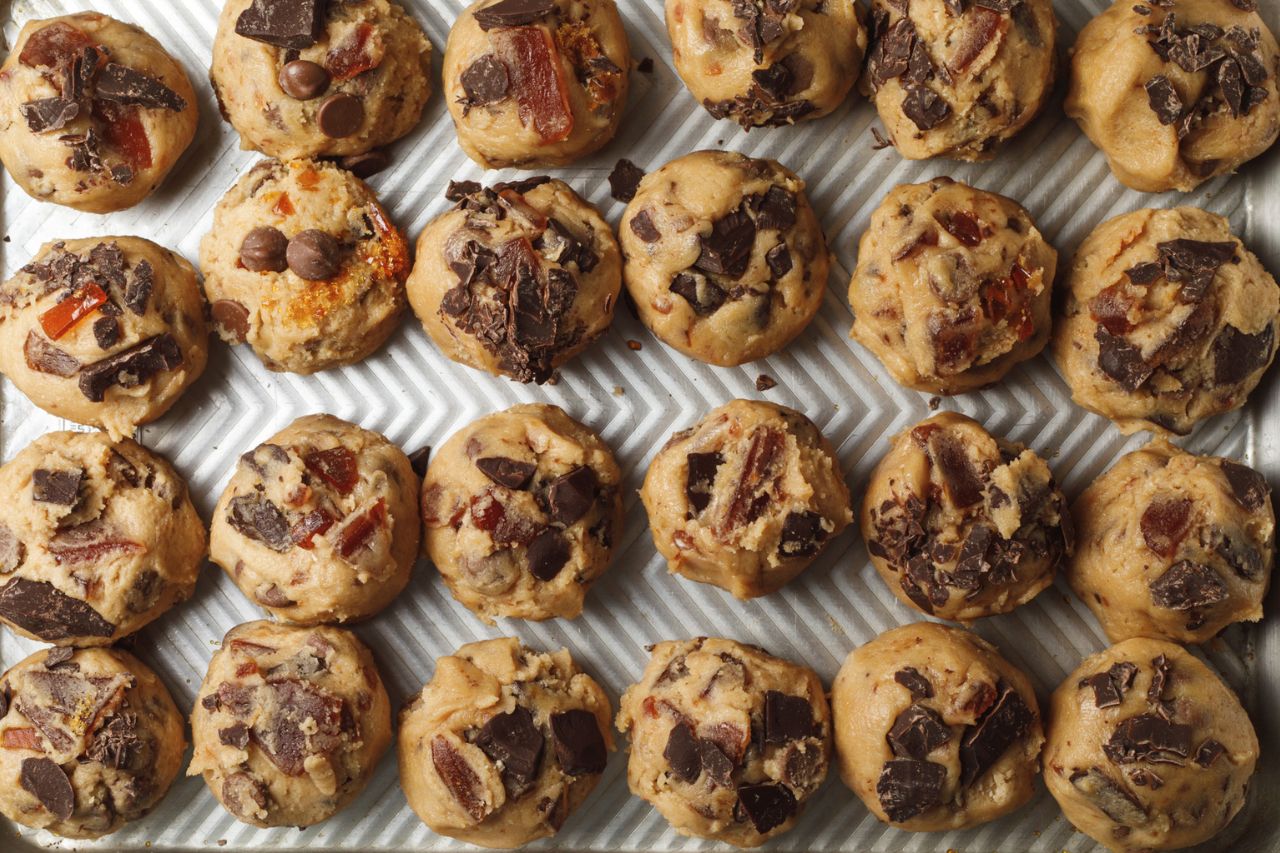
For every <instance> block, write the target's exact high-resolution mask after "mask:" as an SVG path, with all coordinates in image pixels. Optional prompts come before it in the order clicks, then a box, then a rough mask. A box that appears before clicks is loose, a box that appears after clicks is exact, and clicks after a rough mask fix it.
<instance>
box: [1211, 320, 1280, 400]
mask: <svg viewBox="0 0 1280 853" xmlns="http://www.w3.org/2000/svg"><path fill="white" fill-rule="evenodd" d="M1274 334H1275V332H1274V328H1273V327H1272V326H1267V327H1266V328H1264V329H1263V330H1262V331H1260V332H1258V333H1257V334H1253V335H1247V334H1245V333H1244V332H1242V331H1240V330H1239V329H1237V328H1236V327H1235V326H1231V325H1228V326H1226V327H1225V328H1223V330H1222V332H1221V333H1219V335H1218V337H1217V338H1216V339H1214V342H1213V381H1214V382H1215V383H1216V384H1218V385H1235V384H1236V383H1239V382H1243V381H1244V380H1245V379H1247V378H1248V377H1249V376H1251V375H1252V374H1253V372H1254V371H1256V370H1260V369H1261V368H1263V367H1265V366H1266V364H1267V362H1268V361H1270V360H1271V345H1272V344H1273V343H1274Z"/></svg>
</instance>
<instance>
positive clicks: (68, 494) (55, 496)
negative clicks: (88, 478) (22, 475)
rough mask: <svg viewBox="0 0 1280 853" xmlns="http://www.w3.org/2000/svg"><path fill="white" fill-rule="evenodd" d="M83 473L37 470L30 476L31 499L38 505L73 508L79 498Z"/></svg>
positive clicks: (80, 471)
mask: <svg viewBox="0 0 1280 853" xmlns="http://www.w3.org/2000/svg"><path fill="white" fill-rule="evenodd" d="M83 482H84V471H83V470H81V469H79V468H77V469H76V470H74V471H71V470H61V471H50V470H48V469H46V468H37V469H36V470H35V471H33V472H32V474H31V499H32V500H34V501H39V502H40V503H49V504H58V505H60V506H75V504H76V502H77V501H78V500H79V497H80V485H81V484H82V483H83Z"/></svg>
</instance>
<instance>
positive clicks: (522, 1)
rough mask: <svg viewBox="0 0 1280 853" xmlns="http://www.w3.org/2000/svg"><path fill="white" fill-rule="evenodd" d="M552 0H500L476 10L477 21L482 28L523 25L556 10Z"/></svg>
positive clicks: (490, 28)
mask: <svg viewBox="0 0 1280 853" xmlns="http://www.w3.org/2000/svg"><path fill="white" fill-rule="evenodd" d="M555 8H556V4H555V3H554V2H552V0H500V2H498V3H494V4H493V5H492V6H487V7H485V8H483V9H477V10H476V11H475V13H474V14H475V19H476V23H477V24H479V25H480V29H482V30H492V29H496V28H498V27H522V26H524V25H525V24H532V23H533V22H534V21H537V20H539V19H540V18H545V17H546V16H547V15H550V14H551V13H552V12H554V11H555Z"/></svg>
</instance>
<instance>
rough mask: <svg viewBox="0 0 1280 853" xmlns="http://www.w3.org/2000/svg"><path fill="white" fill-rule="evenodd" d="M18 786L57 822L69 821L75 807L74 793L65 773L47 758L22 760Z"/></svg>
mask: <svg viewBox="0 0 1280 853" xmlns="http://www.w3.org/2000/svg"><path fill="white" fill-rule="evenodd" d="M18 784H20V785H22V787H23V789H24V790H26V791H27V792H28V793H30V794H31V795H32V796H34V797H35V798H36V799H37V800H39V801H40V805H42V806H44V807H45V808H46V809H48V811H49V813H50V814H51V815H53V816H54V817H56V818H57V819H58V820H70V819H71V815H72V813H73V812H74V811H75V807H76V792H75V789H73V788H72V787H71V780H70V779H69V778H67V773H66V771H65V770H63V769H62V768H61V767H59V766H58V765H57V764H56V763H54V762H53V761H52V760H50V759H48V758H24V759H22V770H21V772H20V773H19V775H18Z"/></svg>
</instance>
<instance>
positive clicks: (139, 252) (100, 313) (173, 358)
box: [0, 237, 209, 437]
mask: <svg viewBox="0 0 1280 853" xmlns="http://www.w3.org/2000/svg"><path fill="white" fill-rule="evenodd" d="M204 311H205V307H204V300H203V299H201V296H200V287H199V285H198V284H197V283H196V274H195V270H194V269H193V268H192V266H191V264H189V263H187V261H186V259H184V258H181V257H179V256H178V255H176V254H174V253H173V252H171V251H169V250H168V249H165V248H162V247H160V246H157V245H156V244H155V243H152V242H150V241H149V240H143V239H141V238H139V237H94V238H88V239H82V240H59V241H57V242H55V243H46V244H44V245H43V246H41V247H40V251H39V252H37V253H36V256H35V257H34V258H33V259H32V260H31V262H30V263H28V264H27V265H26V266H24V267H22V268H21V269H19V270H18V272H17V273H15V274H14V276H13V277H12V278H10V279H9V280H8V281H6V282H5V283H4V284H3V285H0V371H2V372H3V373H4V375H5V376H7V377H9V379H10V381H12V382H13V384H14V385H16V386H18V390H20V391H22V393H24V394H26V395H27V397H28V398H30V400H31V402H33V403H35V404H36V405H37V406H39V407H40V408H42V409H44V410H45V411H47V412H49V413H50V414H52V415H55V416H57V417H60V418H66V419H68V420H72V421H75V422H76V423H81V424H86V425H88V426H96V427H101V428H102V429H105V430H106V431H107V432H108V433H110V434H111V435H112V436H114V437H123V436H126V435H132V434H133V431H134V428H135V427H137V426H140V425H141V424H145V423H150V422H151V421H154V420H155V419H156V418H158V417H160V416H161V415H163V414H164V413H165V412H167V411H168V410H169V408H170V407H171V406H173V404H174V403H175V402H177V400H178V397H180V396H181V395H182V392H183V391H185V390H186V389H187V388H188V387H189V386H190V385H191V384H192V383H193V382H195V381H196V379H198V378H199V377H200V374H201V373H203V372H204V368H205V362H206V361H207V360H208V356H209V331H208V328H207V327H206V325H205V319H204Z"/></svg>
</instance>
